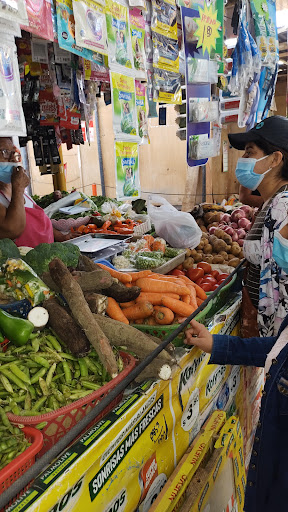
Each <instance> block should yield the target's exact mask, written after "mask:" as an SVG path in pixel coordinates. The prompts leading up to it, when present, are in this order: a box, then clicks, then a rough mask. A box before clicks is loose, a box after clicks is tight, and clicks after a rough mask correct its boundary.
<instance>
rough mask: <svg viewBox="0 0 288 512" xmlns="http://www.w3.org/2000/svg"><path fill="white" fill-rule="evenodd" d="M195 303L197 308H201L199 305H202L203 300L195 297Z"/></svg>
mask: <svg viewBox="0 0 288 512" xmlns="http://www.w3.org/2000/svg"><path fill="white" fill-rule="evenodd" d="M196 302H197V306H198V307H199V306H201V304H203V302H204V300H203V299H199V297H196Z"/></svg>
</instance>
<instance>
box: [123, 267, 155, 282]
mask: <svg viewBox="0 0 288 512" xmlns="http://www.w3.org/2000/svg"><path fill="white" fill-rule="evenodd" d="M127 274H128V275H129V276H131V277H132V283H133V281H137V279H141V278H142V277H148V276H150V274H152V271H151V270H141V272H127Z"/></svg>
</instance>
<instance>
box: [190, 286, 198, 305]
mask: <svg viewBox="0 0 288 512" xmlns="http://www.w3.org/2000/svg"><path fill="white" fill-rule="evenodd" d="M187 288H189V290H190V304H191V306H193V307H194V308H195V309H197V308H198V304H197V300H196V298H197V297H196V290H195V288H194V286H191V285H188V286H187Z"/></svg>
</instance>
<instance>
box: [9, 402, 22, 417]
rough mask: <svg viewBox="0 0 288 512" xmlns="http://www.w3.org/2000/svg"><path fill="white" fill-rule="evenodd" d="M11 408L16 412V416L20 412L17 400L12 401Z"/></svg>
mask: <svg viewBox="0 0 288 512" xmlns="http://www.w3.org/2000/svg"><path fill="white" fill-rule="evenodd" d="M10 408H11V411H12V412H13V414H16V416H18V414H20V407H19V406H18V405H17V404H16V402H10Z"/></svg>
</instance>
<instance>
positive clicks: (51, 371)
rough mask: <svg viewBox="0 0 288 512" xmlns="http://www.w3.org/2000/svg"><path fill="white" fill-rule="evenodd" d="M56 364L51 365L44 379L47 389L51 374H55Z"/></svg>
mask: <svg viewBox="0 0 288 512" xmlns="http://www.w3.org/2000/svg"><path fill="white" fill-rule="evenodd" d="M56 366H57V365H56V363H54V364H52V366H51V368H50V370H49V372H48V373H47V377H46V384H47V386H48V387H49V386H50V384H51V382H52V377H53V373H54V372H55V370H56Z"/></svg>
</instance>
